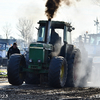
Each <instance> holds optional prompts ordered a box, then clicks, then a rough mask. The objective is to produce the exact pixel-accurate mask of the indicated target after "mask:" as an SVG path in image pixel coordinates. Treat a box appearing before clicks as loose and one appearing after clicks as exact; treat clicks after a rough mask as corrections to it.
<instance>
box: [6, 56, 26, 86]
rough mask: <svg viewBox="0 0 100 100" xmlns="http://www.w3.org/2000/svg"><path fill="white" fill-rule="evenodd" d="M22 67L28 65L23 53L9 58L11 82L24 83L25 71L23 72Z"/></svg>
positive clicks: (8, 71) (13, 83)
mask: <svg viewBox="0 0 100 100" xmlns="http://www.w3.org/2000/svg"><path fill="white" fill-rule="evenodd" d="M22 67H26V62H25V58H24V56H23V55H21V54H13V55H12V56H11V57H10V59H9V63H8V68H7V74H8V81H9V83H10V84H12V85H21V84H23V81H24V78H25V73H24V72H22Z"/></svg>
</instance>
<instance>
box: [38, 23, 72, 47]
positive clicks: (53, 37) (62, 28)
mask: <svg viewBox="0 0 100 100" xmlns="http://www.w3.org/2000/svg"><path fill="white" fill-rule="evenodd" d="M38 24H40V25H39V29H38V38H37V42H40V43H47V41H48V43H49V44H53V45H54V44H55V43H56V42H59V43H61V44H63V43H64V41H65V42H68V43H69V44H70V43H71V33H70V32H71V31H72V29H73V28H72V26H70V24H69V23H66V22H61V21H52V22H51V23H50V29H48V33H49V34H48V33H47V32H46V28H47V21H39V22H38ZM55 33H56V34H55ZM47 35H48V36H47ZM47 37H48V39H47ZM57 39H58V40H57Z"/></svg>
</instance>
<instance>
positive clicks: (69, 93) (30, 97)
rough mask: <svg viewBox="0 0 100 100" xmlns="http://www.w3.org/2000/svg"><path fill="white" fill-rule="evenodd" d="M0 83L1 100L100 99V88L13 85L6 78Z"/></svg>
mask: <svg viewBox="0 0 100 100" xmlns="http://www.w3.org/2000/svg"><path fill="white" fill-rule="evenodd" d="M4 80H5V81H2V83H0V98H1V99H0V100H97V99H98V100H100V88H81V87H80V88H71V87H67V88H62V89H54V88H50V87H48V86H39V85H27V84H23V85H21V86H12V85H10V84H9V83H8V82H7V79H4Z"/></svg>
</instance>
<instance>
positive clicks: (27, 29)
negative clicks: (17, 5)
mask: <svg viewBox="0 0 100 100" xmlns="http://www.w3.org/2000/svg"><path fill="white" fill-rule="evenodd" d="M18 21H19V22H18V24H17V29H18V30H19V32H20V33H21V37H22V38H23V39H24V41H26V43H29V41H30V38H32V34H31V30H32V26H33V22H32V20H29V19H25V18H21V19H19V20H18Z"/></svg>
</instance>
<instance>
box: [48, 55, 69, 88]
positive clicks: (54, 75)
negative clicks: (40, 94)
mask: <svg viewBox="0 0 100 100" xmlns="http://www.w3.org/2000/svg"><path fill="white" fill-rule="evenodd" d="M66 78H67V62H66V59H65V58H64V57H61V56H57V57H53V58H52V60H51V63H50V66H49V73H48V80H49V85H50V86H52V87H57V88H59V87H64V86H65V82H66Z"/></svg>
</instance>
